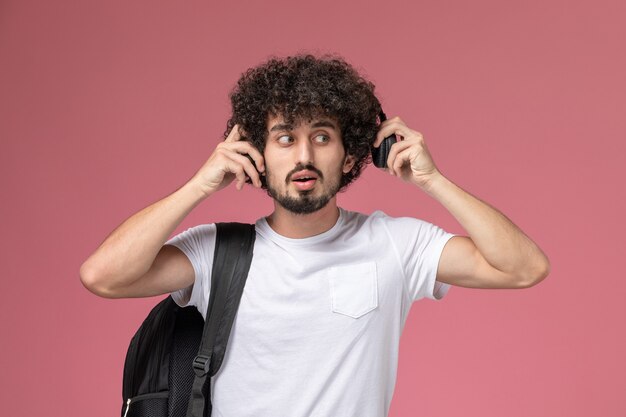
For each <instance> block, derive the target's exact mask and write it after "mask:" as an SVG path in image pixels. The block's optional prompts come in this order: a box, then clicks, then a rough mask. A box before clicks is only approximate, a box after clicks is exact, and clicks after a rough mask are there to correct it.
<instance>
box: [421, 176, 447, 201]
mask: <svg viewBox="0 0 626 417" xmlns="http://www.w3.org/2000/svg"><path fill="white" fill-rule="evenodd" d="M447 181H448V179H447V178H446V177H444V176H443V174H441V172H439V171H435V172H434V173H433V174H431V175H430V176H428V178H427V179H426V180H425V181H424V182H423V184H422V185H421V188H422V190H424V192H425V193H426V194H428V195H430V196H431V197H435V196H436V194H437V191H438V190H439V189H441V188H442V187H443V186H444V185H445V183H446V182H447Z"/></svg>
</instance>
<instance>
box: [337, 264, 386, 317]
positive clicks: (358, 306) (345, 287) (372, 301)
mask: <svg viewBox="0 0 626 417" xmlns="http://www.w3.org/2000/svg"><path fill="white" fill-rule="evenodd" d="M329 273H330V276H329V281H330V306H331V310H332V311H333V312H335V313H339V314H344V315H346V316H350V317H353V318H355V319H357V318H359V317H361V316H363V315H364V314H366V313H369V312H370V311H372V310H374V309H375V308H376V307H378V277H377V274H376V262H363V263H358V264H349V265H337V266H333V267H331V268H330V271H329Z"/></svg>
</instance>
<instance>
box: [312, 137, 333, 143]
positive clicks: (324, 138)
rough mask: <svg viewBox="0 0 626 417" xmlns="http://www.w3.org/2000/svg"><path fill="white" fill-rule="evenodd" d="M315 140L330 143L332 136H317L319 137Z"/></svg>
mask: <svg viewBox="0 0 626 417" xmlns="http://www.w3.org/2000/svg"><path fill="white" fill-rule="evenodd" d="M315 139H316V140H317V142H321V143H326V142H328V141H330V136H328V135H317V136H315Z"/></svg>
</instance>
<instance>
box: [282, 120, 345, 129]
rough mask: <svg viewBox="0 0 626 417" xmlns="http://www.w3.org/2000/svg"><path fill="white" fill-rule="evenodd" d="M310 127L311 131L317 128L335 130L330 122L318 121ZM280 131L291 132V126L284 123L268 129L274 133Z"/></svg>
mask: <svg viewBox="0 0 626 417" xmlns="http://www.w3.org/2000/svg"><path fill="white" fill-rule="evenodd" d="M311 127H312V128H313V129H315V128H318V127H329V128H331V129H335V130H337V127H336V126H335V124H334V123H332V122H331V121H330V120H320V121H317V122H315V123H313V124H312V125H311ZM280 130H293V125H291V124H285V123H279V124H275V125H274V126H272V128H271V129H270V132H276V131H280Z"/></svg>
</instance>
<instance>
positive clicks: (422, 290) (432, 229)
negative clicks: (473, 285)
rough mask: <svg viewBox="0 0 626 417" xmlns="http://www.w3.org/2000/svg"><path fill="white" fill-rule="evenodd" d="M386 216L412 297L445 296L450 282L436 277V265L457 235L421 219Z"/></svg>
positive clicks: (413, 298) (431, 297)
mask: <svg viewBox="0 0 626 417" xmlns="http://www.w3.org/2000/svg"><path fill="white" fill-rule="evenodd" d="M381 213H382V212H381ZM383 218H384V219H385V224H386V226H387V229H388V230H389V233H390V238H391V240H392V244H393V246H394V247H395V249H396V251H397V253H398V257H399V258H400V263H401V264H402V269H403V271H404V280H405V285H406V289H407V291H408V293H409V297H410V298H411V300H412V301H417V300H419V299H420V298H430V299H433V300H439V299H441V298H443V297H444V296H445V295H446V293H447V292H448V290H449V289H450V285H448V284H445V283H443V282H439V281H437V280H436V278H437V268H438V266H439V259H440V258H441V253H442V252H443V248H444V246H445V245H446V243H447V242H448V240H450V238H452V237H454V236H457V235H456V234H454V233H449V232H447V231H445V230H444V229H442V228H441V227H439V226H437V225H434V224H432V223H429V222H427V221H424V220H420V219H415V218H411V217H390V216H387V215H385V214H383Z"/></svg>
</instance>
